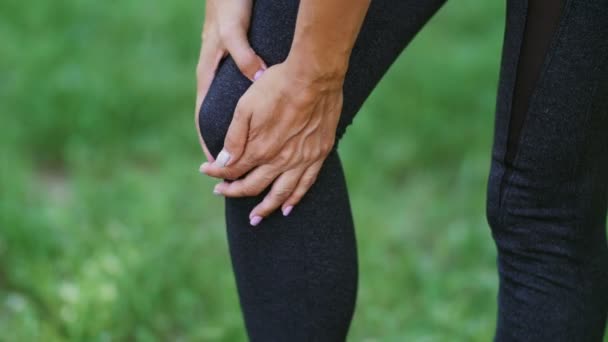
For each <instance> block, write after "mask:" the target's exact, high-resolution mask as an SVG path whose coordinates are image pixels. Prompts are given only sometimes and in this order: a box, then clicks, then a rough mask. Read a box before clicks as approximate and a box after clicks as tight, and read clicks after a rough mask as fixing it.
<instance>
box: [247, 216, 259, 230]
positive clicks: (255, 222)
mask: <svg viewBox="0 0 608 342" xmlns="http://www.w3.org/2000/svg"><path fill="white" fill-rule="evenodd" d="M260 221H262V216H257V215H256V216H254V217H252V218H251V220H249V224H250V225H252V226H254V227H255V226H257V225H258V223H260Z"/></svg>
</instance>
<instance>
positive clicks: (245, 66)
mask: <svg viewBox="0 0 608 342" xmlns="http://www.w3.org/2000/svg"><path fill="white" fill-rule="evenodd" d="M233 32H234V33H233V35H232V37H230V39H226V40H225V42H224V46H225V47H226V50H228V53H230V56H231V57H232V59H234V62H235V63H236V65H237V66H238V67H239V69H240V70H241V72H242V73H243V75H245V77H247V78H248V79H250V80H251V81H255V80H257V79H258V77H259V76H260V75H261V74H262V72H263V71H264V70H266V68H267V66H266V63H264V60H262V58H261V57H260V56H258V55H257V54H256V53H255V51H253V48H252V47H251V45H249V40H247V34H246V32H245V31H244V30H242V31H241V30H235V31H233Z"/></svg>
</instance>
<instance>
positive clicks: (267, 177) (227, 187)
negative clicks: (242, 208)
mask: <svg viewBox="0 0 608 342" xmlns="http://www.w3.org/2000/svg"><path fill="white" fill-rule="evenodd" d="M279 174H280V172H279V171H278V170H276V168H275V167H274V166H272V165H269V164H266V165H262V166H259V167H256V168H255V169H254V170H253V171H251V172H250V173H249V174H247V176H245V177H244V178H241V179H238V180H235V181H232V182H222V183H219V184H217V185H216V186H215V188H214V189H213V193H214V194H216V195H224V196H226V197H248V196H257V195H259V194H261V193H262V192H263V191H264V189H266V188H267V187H268V186H269V185H270V184H271V183H272V182H273V181H274V180H275V178H277V176H279Z"/></svg>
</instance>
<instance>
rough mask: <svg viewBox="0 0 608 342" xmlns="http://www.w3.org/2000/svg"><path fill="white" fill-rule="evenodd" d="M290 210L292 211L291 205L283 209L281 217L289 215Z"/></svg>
mask: <svg viewBox="0 0 608 342" xmlns="http://www.w3.org/2000/svg"><path fill="white" fill-rule="evenodd" d="M291 209H293V205H290V206H288V207H285V208H283V216H287V215H289V213H290V212H291Z"/></svg>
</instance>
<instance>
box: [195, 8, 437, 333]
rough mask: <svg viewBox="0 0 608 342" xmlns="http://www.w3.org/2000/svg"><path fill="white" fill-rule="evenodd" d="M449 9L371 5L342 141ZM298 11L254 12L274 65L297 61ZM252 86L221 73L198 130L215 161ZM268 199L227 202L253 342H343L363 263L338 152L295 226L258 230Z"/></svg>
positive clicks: (298, 211) (282, 220) (229, 70)
mask: <svg viewBox="0 0 608 342" xmlns="http://www.w3.org/2000/svg"><path fill="white" fill-rule="evenodd" d="M443 2H444V0H394V1H372V3H371V7H370V9H369V12H368V15H367V17H366V20H365V22H364V24H363V27H362V30H361V33H360V35H359V37H358V40H357V42H356V45H355V47H354V50H353V53H352V57H351V60H350V68H349V72H348V74H347V76H346V79H345V84H344V108H343V111H342V115H341V120H340V123H339V126H338V132H337V138H336V139H337V140H339V139H340V137H341V136H342V135H343V134H344V131H345V129H346V127H347V126H348V125H349V124H350V123H351V122H352V120H353V118H354V116H355V114H356V113H357V111H358V110H359V108H360V107H361V105H362V104H363V102H364V101H365V99H366V98H367V97H368V96H369V94H370V93H371V91H372V90H373V89H374V87H375V86H376V84H377V83H378V81H379V80H380V78H381V77H382V76H383V75H384V73H385V72H386V71H387V69H388V68H389V66H390V65H391V64H392V63H393V61H394V60H395V59H396V58H397V57H398V55H399V54H400V52H401V51H402V49H403V48H404V47H405V46H406V45H407V43H408V42H409V41H410V40H411V39H412V38H413V37H414V35H415V34H416V33H417V32H418V31H419V29H420V28H421V27H422V26H423V25H424V23H425V22H426V21H427V20H428V19H429V18H430V17H431V16H432V15H433V14H434V13H435V12H436V11H437V9H439V7H440V6H441V5H442V4H443ZM297 9H298V1H294V0H290V1H272V0H257V1H256V2H255V5H254V8H253V17H252V25H251V30H250V41H251V44H252V46H253V47H254V49H255V50H256V52H257V53H258V54H259V55H260V56H262V58H263V59H264V60H265V61H266V62H267V63H268V64H269V65H271V64H275V63H279V62H281V61H283V60H284V59H285V58H286V56H287V54H288V52H289V48H290V45H291V40H292V37H293V32H294V28H295V20H296V16H297ZM336 20H339V18H336ZM249 85H250V82H249V81H248V80H247V79H246V78H244V77H243V76H242V75H241V74H240V72H239V71H238V70H237V68H236V66H235V64H234V62H233V61H232V60H231V59H230V58H228V59H226V60H225V61H224V62H223V63H222V64H221V66H220V68H219V70H218V73H217V75H216V78H215V79H214V81H213V83H212V85H211V88H210V90H209V92H208V94H207V96H206V98H205V100H204V102H203V105H202V108H201V115H200V123H199V124H200V128H201V132H202V134H203V136H204V138H205V142H206V143H207V146H208V147H209V150H210V151H211V153H212V154H214V155H217V153H218V152H219V151H220V149H221V148H222V144H223V140H224V136H225V134H226V131H227V128H228V125H229V124H230V120H231V118H232V112H233V110H234V108H235V106H236V103H237V101H238V99H239V98H240V97H241V95H242V94H243V93H244V92H245V91H246V90H247V88H248V87H249ZM263 196H264V194H262V195H260V196H256V197H249V198H236V199H233V198H227V199H226V223H227V229H228V240H229V246H230V253H231V257H232V264H233V268H234V271H235V276H236V282H237V287H238V292H239V297H240V302H241V307H242V310H243V313H244V317H245V322H246V326H247V332H248V334H249V337H250V339H251V340H252V341H340V340H344V339H345V336H346V334H347V331H348V328H349V324H350V321H351V317H352V314H353V309H354V305H355V299H356V292H357V255H356V244H355V234H354V227H353V221H352V216H351V209H350V205H349V199H348V193H347V188H346V184H345V181H344V174H343V171H342V168H341V165H340V160H339V157H338V154H337V152H336V150H335V149H334V150H333V151H332V152H331V153H330V155H329V156H328V158H327V160H326V161H325V163H324V165H323V167H322V169H321V171H320V173H319V176H318V178H317V180H316V182H315V184H314V185H313V186H312V188H311V189H310V190H309V192H308V193H307V194H306V195H305V196H304V198H303V200H302V201H301V202H300V203H299V204H298V205H297V206H296V207H295V209H294V210H293V212H292V213H291V214H290V216H288V217H283V216H282V215H281V213H280V212H276V213H274V214H272V215H271V216H269V217H267V218H265V219H264V220H263V221H262V222H261V223H260V225H259V226H257V227H251V226H250V225H249V221H248V215H249V212H250V210H251V209H252V208H253V207H254V206H255V205H256V204H257V203H259V202H260V201H261V199H262V198H263Z"/></svg>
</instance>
